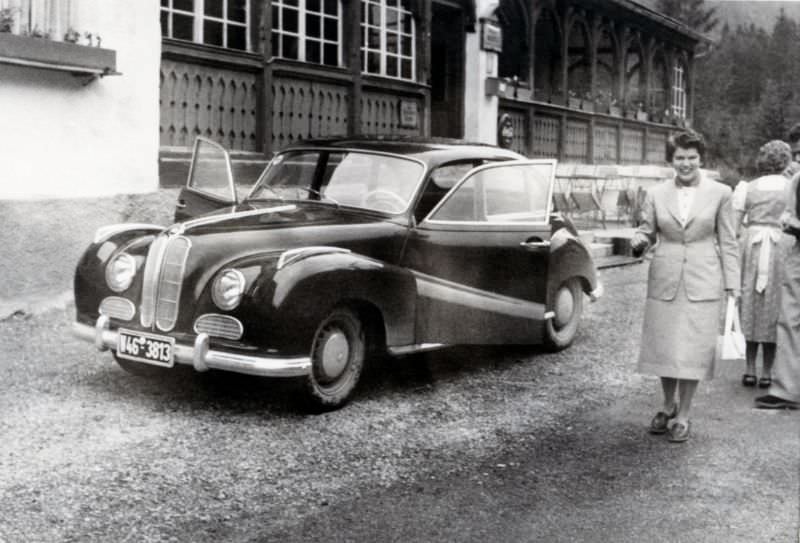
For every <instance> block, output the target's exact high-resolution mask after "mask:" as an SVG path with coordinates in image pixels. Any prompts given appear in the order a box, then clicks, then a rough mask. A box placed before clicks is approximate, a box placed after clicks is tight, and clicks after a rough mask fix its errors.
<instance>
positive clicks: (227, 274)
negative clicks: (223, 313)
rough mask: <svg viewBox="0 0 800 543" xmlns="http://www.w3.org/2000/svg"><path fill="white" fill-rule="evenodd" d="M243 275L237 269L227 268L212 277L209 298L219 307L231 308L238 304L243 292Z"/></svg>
mask: <svg viewBox="0 0 800 543" xmlns="http://www.w3.org/2000/svg"><path fill="white" fill-rule="evenodd" d="M244 285H245V281H244V275H243V274H242V272H240V271H239V270H235V269H232V268H231V269H227V270H225V271H223V272H222V273H220V274H219V275H218V276H217V278H216V279H214V286H213V287H212V288H211V299H212V300H214V303H215V304H216V306H217V307H219V308H220V309H225V310H231V309H233V308H235V307H236V306H237V305H239V302H240V301H241V300H242V294H244Z"/></svg>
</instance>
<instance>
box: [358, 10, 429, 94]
mask: <svg viewBox="0 0 800 543" xmlns="http://www.w3.org/2000/svg"><path fill="white" fill-rule="evenodd" d="M405 4H406V2H405V1H404V0H362V2H361V29H362V31H363V34H362V42H361V67H362V70H363V71H364V73H367V74H374V75H380V76H384V77H392V78H395V79H406V80H409V81H413V80H414V79H415V76H414V74H415V73H416V27H415V23H414V17H413V16H412V13H411V10H410V9H409V8H408V7H406V5H405Z"/></svg>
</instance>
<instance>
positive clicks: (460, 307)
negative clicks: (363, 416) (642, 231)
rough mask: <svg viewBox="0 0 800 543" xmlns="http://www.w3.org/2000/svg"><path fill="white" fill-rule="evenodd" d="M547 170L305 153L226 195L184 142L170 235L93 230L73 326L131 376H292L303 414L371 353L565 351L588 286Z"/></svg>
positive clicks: (79, 274) (345, 391) (498, 161)
mask: <svg viewBox="0 0 800 543" xmlns="http://www.w3.org/2000/svg"><path fill="white" fill-rule="evenodd" d="M555 168H556V161H554V160H527V159H525V158H524V157H523V156H521V155H518V154H516V153H514V152H512V151H508V150H504V149H500V148H497V147H493V146H488V145H474V144H463V143H458V142H446V143H443V142H438V141H427V140H426V141H417V140H414V141H410V140H394V141H391V140H380V139H359V140H351V139H339V140H320V141H308V142H304V143H300V144H295V145H292V146H291V147H289V148H287V149H285V150H284V151H282V152H280V153H279V154H277V155H275V157H274V158H273V160H272V161H271V162H270V164H269V165H268V166H267V168H266V169H265V170H264V172H263V173H262V174H261V176H260V177H259V179H258V180H257V182H256V183H255V184H254V185H253V186H252V188H251V189H250V190H249V193H247V196H246V197H244V198H240V197H239V195H238V194H237V187H236V185H235V183H234V180H233V175H232V173H231V172H232V170H231V163H230V158H229V156H228V153H227V152H226V151H225V149H223V148H222V147H220V146H219V145H217V144H215V143H214V142H212V141H209V140H205V139H202V138H201V139H198V140H197V142H196V144H195V148H194V155H193V158H192V164H191V169H190V173H189V178H188V182H187V185H186V186H185V187H184V188H183V189H182V190H181V192H180V194H179V197H178V202H177V208H176V212H175V223H174V224H173V225H171V226H169V227H166V228H165V227H163V226H157V225H150V224H120V225H112V226H107V227H103V228H100V229H99V230H98V231H97V233H96V234H95V237H94V239H93V240H92V243H91V245H90V246H89V247H88V249H87V250H86V252H85V254H84V255H83V257H82V259H81V260H80V262H79V264H78V267H77V270H76V273H75V303H76V312H77V315H76V322H75V324H74V331H75V333H76V335H78V336H79V337H81V338H84V339H86V340H88V341H91V342H93V343H94V344H95V345H96V346H97V348H98V349H100V350H110V351H111V353H112V354H113V356H114V358H115V359H116V361H117V362H118V363H119V365H120V366H122V367H123V368H124V369H126V370H128V371H130V372H131V373H136V374H152V373H154V372H156V373H157V372H162V371H167V370H168V368H171V367H173V366H174V365H175V364H176V363H177V364H189V365H191V366H193V367H194V368H195V369H196V370H197V371H206V370H209V369H215V370H224V371H233V372H239V373H245V374H252V375H258V376H267V377H297V378H301V379H303V380H304V381H305V385H306V386H305V390H306V391H307V396H308V399H310V400H311V402H312V404H313V405H315V406H316V407H318V408H321V409H332V408H337V407H339V406H341V405H343V404H344V403H345V402H347V400H348V399H350V398H351V396H352V395H353V392H354V390H355V389H356V385H357V384H358V381H359V377H360V376H361V373H362V369H363V367H364V364H365V363H368V362H369V359H370V358H371V357H373V356H375V355H377V354H387V353H388V354H389V355H403V354H408V353H413V352H417V351H424V350H428V349H434V348H440V347H445V346H449V345H458V344H461V345H463V344H481V345H490V344H516V345H519V344H544V345H546V346H547V347H549V348H550V349H553V350H558V349H563V348H566V347H567V346H569V345H570V344H571V343H572V342H573V340H574V338H575V336H576V333H577V331H578V326H579V321H580V318H581V311H582V308H583V302H584V294H586V295H588V296H589V297H590V298H592V299H594V298H596V297H597V296H599V294H600V292H601V287H600V285H599V284H598V281H597V278H596V272H595V267H594V264H593V263H592V259H591V256H590V253H589V251H588V250H587V248H586V247H585V245H584V244H583V243H582V242H581V240H580V239H579V237H578V235H577V232H576V230H575V228H574V227H573V226H572V224H571V223H570V222H569V221H568V220H567V219H565V218H563V217H561V216H560V215H559V214H557V213H554V212H553V211H552V204H551V202H552V190H553V180H554V174H555Z"/></svg>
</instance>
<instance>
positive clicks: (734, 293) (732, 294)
mask: <svg viewBox="0 0 800 543" xmlns="http://www.w3.org/2000/svg"><path fill="white" fill-rule="evenodd" d="M725 294H727V295H728V297H729V298H733V299H734V300H736V301H737V302H738V301H739V298H741V297H742V291H741V290H739V289H738V288H726V289H725Z"/></svg>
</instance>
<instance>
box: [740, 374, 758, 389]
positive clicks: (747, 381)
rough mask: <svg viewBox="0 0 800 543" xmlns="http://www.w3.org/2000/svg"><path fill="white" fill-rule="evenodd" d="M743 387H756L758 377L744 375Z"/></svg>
mask: <svg viewBox="0 0 800 543" xmlns="http://www.w3.org/2000/svg"><path fill="white" fill-rule="evenodd" d="M742 385H744V386H746V387H754V386H756V376H755V375H750V374H749V373H745V374H744V375H742Z"/></svg>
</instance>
